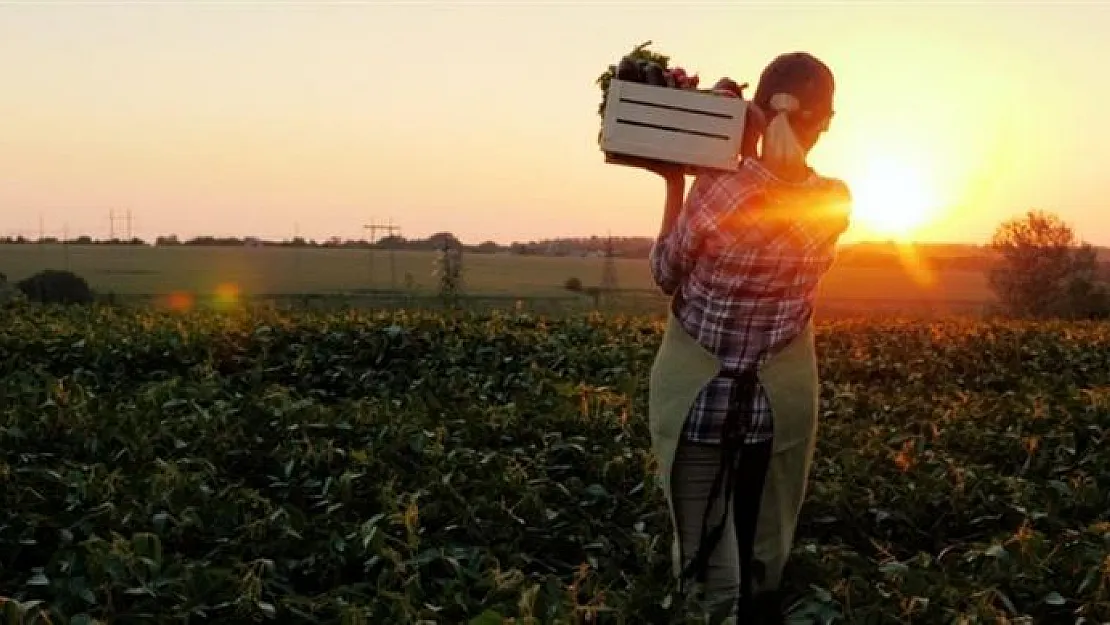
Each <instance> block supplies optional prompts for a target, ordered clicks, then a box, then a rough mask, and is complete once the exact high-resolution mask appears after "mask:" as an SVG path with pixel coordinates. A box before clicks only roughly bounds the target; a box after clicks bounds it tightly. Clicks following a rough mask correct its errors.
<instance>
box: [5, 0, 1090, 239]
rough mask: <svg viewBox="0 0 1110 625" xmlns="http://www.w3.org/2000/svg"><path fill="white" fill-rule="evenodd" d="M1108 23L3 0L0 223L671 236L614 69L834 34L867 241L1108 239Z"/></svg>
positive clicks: (885, 7) (917, 9) (1029, 8)
mask: <svg viewBox="0 0 1110 625" xmlns="http://www.w3.org/2000/svg"><path fill="white" fill-rule="evenodd" d="M1108 31H1110V4H1108V5H1098V4H1095V3H1078V2H1073V3H1067V2H1062V1H1061V2H1044V3H1040V4H1034V3H1028V2H1020V3H1019V2H1008V3H1001V2H974V3H972V2H964V3H955V2H946V3H941V2H932V3H911V2H887V3H881V2H835V3H834V2H806V3H799V2H793V3H789V2H774V3H772V2H708V1H707V2H690V3H688V4H686V3H657V2H638V3H623V2H598V3H591V2H585V1H580V2H571V1H566V2H544V3H540V2H528V1H524V0H522V1H521V2H517V3H507V2H480V3H479V2H471V3H464V2H454V3H449V2H434V3H433V2H423V3H417V2H409V3H403V2H348V3H338V2H336V3H326V2H319V3H309V2H300V3H295V2H272V3H269V4H264V3H252V2H246V1H241V2H231V1H227V2H218V1H210V2H199V1H197V2H153V1H152V2H150V3H146V4H139V3H134V2H122V1H120V2H115V3H108V2H103V3H93V2H87V3H79V2H39V3H18V2H16V3H4V2H0V60H2V62H0V84H3V85H4V94H3V97H0V120H3V124H4V132H3V133H0V217H2V219H0V235H6V234H25V235H29V236H37V233H38V228H39V225H38V224H39V218H40V216H41V217H42V219H43V222H44V223H45V225H46V230H47V231H48V233H49V234H55V235H60V234H62V231H63V228H67V229H68V231H69V233H70V234H71V235H75V234H77V233H89V234H92V235H94V236H98V237H103V236H107V234H108V228H109V221H108V211H109V209H110V208H115V209H117V210H120V211H123V210H126V209H131V211H132V213H133V215H134V220H135V221H134V229H135V234H136V235H138V236H143V237H153V236H156V235H158V234H163V233H169V232H177V233H179V234H180V235H182V236H194V235H196V234H216V235H221V234H235V235H256V236H263V237H268V238H271V237H272V238H284V237H289V236H292V234H293V232H294V231H295V229H297V230H299V232H300V233H301V234H302V235H303V236H307V237H316V238H326V237H328V236H332V235H337V236H341V237H359V236H362V232H361V225H362V224H363V223H365V222H366V221H367V220H369V219H371V218H378V219H386V218H389V217H392V218H393V220H394V221H395V223H398V224H400V225H401V226H402V228H403V232H402V234H404V235H407V236H411V237H416V236H426V235H428V234H430V233H431V232H435V231H438V230H450V231H453V232H455V233H456V234H457V235H458V236H459V237H460V238H462V239H463V240H464V241H468V242H477V241H480V240H483V239H486V238H493V239H496V240H500V241H508V240H523V239H532V238H541V237H555V236H563V235H589V234H604V233H605V232H607V231H611V232H612V233H613V234H617V235H652V234H654V231H655V229H656V228H657V226H658V219H659V214H660V210H661V204H662V197H661V191H662V186H661V184H660V183H659V182H658V181H657V180H655V179H653V178H651V177H650V176H649V175H647V174H644V173H642V172H638V171H632V170H628V169H625V168H620V167H614V166H607V165H605V164H604V163H602V160H601V155H600V154H599V153H598V151H597V145H596V135H597V129H598V118H597V115H596V109H597V104H598V102H599V97H600V92H599V90H598V89H597V87H596V86H595V85H594V84H593V80H594V78H595V77H596V76H597V74H598V73H600V72H601V71H602V70H603V69H604V68H605V67H606V66H607V65H608V64H609V63H612V62H615V61H616V60H617V59H619V57H620V56H621V55H622V54H623V53H624V52H625V51H627V50H628V49H630V48H631V47H632V46H634V45H636V44H638V43H640V42H642V41H644V40H647V39H651V40H654V41H655V42H656V45H655V47H656V48H657V49H659V50H661V51H663V52H665V53H668V54H671V55H672V56H673V57H674V58H675V61H676V62H677V63H679V64H681V65H683V66H685V67H687V68H689V69H690V70H692V71H696V72H698V73H700V75H701V76H702V78H703V82H706V81H708V82H712V81H713V80H715V79H716V78H717V77H719V76H721V75H729V76H732V77H734V78H736V79H738V80H742V81H744V80H747V81H752V82H754V81H755V80H756V77H757V75H758V72H759V70H760V69H761V68H762V66H763V65H764V64H765V63H766V62H767V61H769V60H770V59H771V58H772V57H773V56H774V55H775V54H777V53H779V52H782V51H787V50H794V49H805V50H809V51H811V52H813V53H815V54H817V55H818V56H820V57H822V58H823V59H825V60H826V61H827V62H828V63H829V64H830V65H831V67H832V68H833V70H834V72H835V73H836V75H837V78H838V83H839V89H838V95H837V102H836V109H837V116H836V119H835V121H834V124H833V126H832V129H831V131H830V132H829V134H828V135H827V136H826V137H825V138H824V140H823V143H822V144H821V145H819V146H818V148H817V150H816V151H815V152H814V155H813V163H814V165H815V166H816V167H818V169H819V170H821V171H822V172H823V173H827V174H828V175H834V176H840V177H844V178H846V179H847V180H848V181H849V182H850V183H851V184H852V185H853V187H854V188H855V189H856V190H857V193H858V194H860V195H861V197H867V198H869V199H868V200H867V202H868V204H867V205H866V206H861V207H860V210H861V211H865V213H864V214H865V215H869V216H871V217H872V218H870V219H857V223H856V225H855V226H854V228H853V231H852V237H854V238H861V237H862V238H870V237H871V236H874V235H875V232H869V231H868V230H867V229H866V228H865V227H864V226H865V225H866V224H867V223H871V224H874V223H878V222H879V221H881V219H877V218H875V216H876V215H878V216H879V217H881V216H882V214H884V211H887V210H889V211H899V210H902V209H907V210H909V209H911V208H913V207H917V209H919V210H923V211H925V212H926V213H927V214H928V215H931V217H932V219H931V221H930V222H928V223H927V224H926V225H925V226H923V227H922V228H921V229H920V230H919V231H917V232H916V236H917V237H918V238H922V239H926V240H950V241H978V240H982V239H983V238H984V237H986V236H988V235H989V233H990V231H991V230H992V229H993V228H994V227H995V225H996V224H997V223H998V222H999V221H1001V220H1003V219H1006V218H1008V217H1010V216H1012V215H1014V214H1017V213H1021V212H1024V211H1025V210H1026V209H1028V208H1031V207H1042V208H1046V209H1049V210H1054V211H1056V212H1058V213H1059V214H1060V215H1061V216H1063V217H1064V218H1065V219H1066V220H1067V221H1069V222H1070V223H1072V224H1073V225H1074V226H1075V227H1076V228H1077V230H1078V231H1079V233H1080V234H1081V235H1082V236H1083V237H1084V238H1086V239H1088V240H1091V241H1094V242H1096V243H1102V244H1110V216H1107V214H1108V212H1110V211H1106V210H1105V209H1104V208H1103V206H1102V197H1103V195H1104V193H1103V188H1104V186H1106V183H1105V182H1104V176H1103V174H1102V167H1103V165H1102V163H1103V161H1104V160H1105V156H1106V155H1105V154H1103V152H1104V151H1106V150H1107V149H1108V148H1107V147H1105V146H1108V145H1110V141H1108V139H1110V126H1108V125H1107V124H1104V123H1101V122H1100V120H1101V119H1102V118H1103V117H1104V116H1105V115H1104V114H1103V113H1102V111H1101V109H1102V107H1103V103H1104V102H1107V101H1110V86H1107V82H1106V80H1105V79H1104V78H1103V76H1105V73H1106V72H1105V68H1104V67H1103V63H1104V61H1103V59H1105V58H1106V56H1107V52H1110V40H1108V39H1106V38H1105V35H1104V34H1102V33H1105V32H1108ZM883 172H886V173H883ZM884 176H900V177H905V179H899V181H898V182H897V183H894V184H891V183H889V182H884V180H885V178H884ZM892 186H893V188H894V189H895V190H898V189H902V188H905V189H911V188H918V190H917V191H911V192H908V195H910V196H912V197H907V198H902V200H904V201H905V206H901V207H900V206H899V205H898V203H899V201H900V200H899V198H898V197H892V195H893V196H897V195H898V193H897V192H894V191H891V190H890V187H892ZM861 201H863V200H862V199H861ZM888 205H889V208H887V206H888Z"/></svg>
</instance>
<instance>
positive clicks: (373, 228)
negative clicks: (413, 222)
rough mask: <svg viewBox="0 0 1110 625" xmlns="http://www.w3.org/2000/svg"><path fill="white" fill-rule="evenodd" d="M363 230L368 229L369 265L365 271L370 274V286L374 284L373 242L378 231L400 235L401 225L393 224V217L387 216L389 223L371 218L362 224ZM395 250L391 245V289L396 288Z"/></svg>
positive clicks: (389, 234)
mask: <svg viewBox="0 0 1110 625" xmlns="http://www.w3.org/2000/svg"><path fill="white" fill-rule="evenodd" d="M362 228H363V229H364V230H369V231H370V249H369V253H368V257H369V262H370V266H369V267H368V269H367V271H368V272H369V274H370V277H369V279H370V286H371V287H373V285H374V244H375V243H376V242H377V241H378V233H379V232H382V233H384V235H385V236H390V237H393V236H400V235H401V226H396V225H394V224H393V218H392V217H390V218H389V223H384V224H383V223H376V222H375V221H374V220H373V219H371V220H370V223H368V224H365V225H364V226H362ZM394 252H395V250H394V249H393V248H392V247H391V248H390V249H389V286H390V290H391V291H396V290H397V257H396V254H395V253H394Z"/></svg>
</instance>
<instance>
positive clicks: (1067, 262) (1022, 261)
mask: <svg viewBox="0 0 1110 625" xmlns="http://www.w3.org/2000/svg"><path fill="white" fill-rule="evenodd" d="M990 247H991V248H992V249H993V250H994V251H995V252H996V253H997V254H998V255H999V257H1000V258H999V264H998V265H997V266H996V267H995V268H994V269H992V271H991V274H990V285H991V288H992V289H993V290H994V292H995V294H996V295H997V296H998V298H999V300H1000V301H1001V303H1002V306H1003V308H1004V309H1005V310H1006V312H1007V313H1009V314H1011V315H1014V316H1018V317H1102V316H1106V314H1107V312H1108V306H1107V294H1106V291H1105V289H1104V287H1103V285H1102V284H1101V283H1100V282H1099V279H1098V257H1097V253H1096V251H1095V249H1094V248H1093V247H1091V246H1090V245H1089V244H1087V243H1083V242H1081V241H1080V240H1079V239H1078V237H1077V236H1076V234H1075V232H1074V231H1073V230H1072V229H1071V227H1070V226H1068V225H1067V224H1066V223H1064V222H1063V220H1061V219H1060V218H1059V217H1057V216H1056V215H1054V214H1051V213H1048V212H1045V211H1041V210H1032V211H1029V212H1027V213H1026V214H1025V215H1024V216H1023V217H1020V218H1016V219H1011V220H1009V221H1006V222H1004V223H1002V224H1001V225H1000V226H999V227H998V229H997V230H996V231H995V233H994V236H993V237H992V239H991V243H990Z"/></svg>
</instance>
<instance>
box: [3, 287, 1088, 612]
mask: <svg viewBox="0 0 1110 625" xmlns="http://www.w3.org/2000/svg"><path fill="white" fill-rule="evenodd" d="M661 331H662V324H661V322H660V320H658V319H649V318H627V317H611V318H603V317H600V316H596V315H592V316H585V317H575V318H566V319H544V318H537V317H532V316H528V315H519V314H512V315H510V314H488V315H481V316H479V315H467V314H446V313H443V314H436V313H397V314H392V313H391V314H385V313H380V314H372V313H353V312H351V313H348V312H342V313H339V312H333V313H325V312H318V311H317V312H313V311H303V312H297V313H292V312H288V313H278V312H275V311H267V310H261V309H260V310H251V311H240V312H236V313H223V314H221V313H216V312H204V311H200V312H194V313H189V314H185V315H175V314H170V313H164V314H163V313H150V312H140V311H121V310H112V309H107V308H89V309H78V310H63V309H60V308H59V309H54V308H29V307H19V308H15V309H10V310H0V486H2V490H0V493H2V495H0V496H2V500H0V597H3V599H2V600H0V622H26V623H31V622H35V623H46V622H51V623H64V622H69V623H90V624H91V623H108V622H111V623H119V624H121V625H122V624H127V623H151V622H205V623H242V622H247V621H251V620H260V621H262V622H298V623H414V624H415V623H418V622H428V623H431V622H434V623H452V624H454V623H476V624H484V623H491V624H492V623H495V622H509V623H518V624H519V623H581V622H594V623H672V624H679V623H697V622H703V621H702V620H700V618H701V617H700V616H699V615H698V612H697V611H696V609H695V608H694V607H693V605H692V604H691V603H690V602H689V601H684V600H680V599H678V597H679V596H680V595H679V594H678V593H677V589H676V588H675V586H674V584H673V583H672V580H671V578H670V561H669V545H670V528H669V525H668V519H667V516H666V512H665V510H666V509H665V506H664V503H663V500H662V496H661V493H660V492H659V489H658V482H657V480H656V478H655V477H654V475H653V473H652V470H653V466H654V465H653V459H652V458H651V455H650V452H649V449H650V446H649V434H648V427H647V422H646V398H647V379H648V375H649V372H650V368H651V363H652V359H653V357H654V353H655V349H656V348H657V346H658V344H659V340H660V335H661ZM818 341H819V345H818V347H819V353H820V369H821V374H822V384H821V425H820V430H819V437H820V438H819V442H818V449H817V456H816V459H815V464H814V468H813V472H812V479H811V482H810V487H809V491H808V497H807V502H806V505H805V508H804V510H803V513H802V517H801V521H800V526H799V528H798V535H797V544H796V549H795V553H794V559H793V562H792V564H791V567H790V571H789V574H788V590H789V594H790V597H789V602H790V605H791V611H792V618H791V622H798V623H806V622H814V623H817V622H820V623H844V622H851V623H901V622H914V623H953V622H966V623H972V622H978V623H982V622H1001V621H1002V620H1003V619H1007V620H1009V621H1010V622H1017V620H1018V619H1022V618H1025V619H1026V620H1029V619H1031V620H1032V622H1075V621H1076V619H1078V618H1079V617H1080V616H1081V617H1082V618H1083V619H1085V621H1086V622H1105V621H1107V620H1108V619H1110V558H1108V557H1107V555H1106V554H1107V553H1110V444H1108V443H1110V440H1108V438H1110V435H1108V432H1110V325H1103V324H1094V323H1072V324H1063V323H1048V322H1045V323H1038V324H1031V323H1016V322H1002V321H991V322H964V321H947V322H938V323H932V324H927V325H926V324H909V323H901V322H897V321H889V322H878V321H860V322H835V323H833V322H829V323H824V324H822V325H821V326H820V327H819V333H818ZM588 615H592V616H590V618H592V620H586V618H587V616H588Z"/></svg>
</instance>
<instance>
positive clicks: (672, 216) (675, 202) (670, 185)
mask: <svg viewBox="0 0 1110 625" xmlns="http://www.w3.org/2000/svg"><path fill="white" fill-rule="evenodd" d="M663 179H664V181H665V182H666V184H667V196H666V199H665V200H664V203H663V221H662V223H661V224H660V225H659V238H660V239H662V238H665V237H667V236H669V235H670V234H671V232H672V231H673V230H674V226H675V224H676V223H678V216H679V215H680V214H682V205H683V203H685V201H686V178H685V177H684V176H682V175H681V174H679V175H677V176H675V175H670V176H664V178H663Z"/></svg>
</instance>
